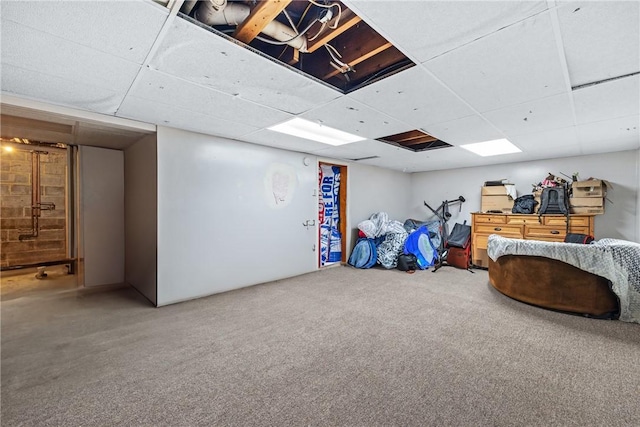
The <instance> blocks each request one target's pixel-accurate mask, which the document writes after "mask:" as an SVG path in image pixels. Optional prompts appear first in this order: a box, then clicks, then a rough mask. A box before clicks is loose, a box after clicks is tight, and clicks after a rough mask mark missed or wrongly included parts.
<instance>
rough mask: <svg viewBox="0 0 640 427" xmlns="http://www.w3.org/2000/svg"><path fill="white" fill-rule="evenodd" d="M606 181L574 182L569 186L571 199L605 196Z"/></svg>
mask: <svg viewBox="0 0 640 427" xmlns="http://www.w3.org/2000/svg"><path fill="white" fill-rule="evenodd" d="M607 184H608V183H607V181H604V180H601V179H590V180H588V181H576V182H574V183H573V184H571V189H572V190H573V197H600V198H603V197H605V196H606V195H607Z"/></svg>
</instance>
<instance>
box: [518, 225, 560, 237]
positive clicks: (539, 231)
mask: <svg viewBox="0 0 640 427" xmlns="http://www.w3.org/2000/svg"><path fill="white" fill-rule="evenodd" d="M566 235H567V231H566V229H565V227H564V225H562V226H559V227H545V226H538V227H536V226H529V225H527V226H525V228H524V238H525V239H536V240H546V239H552V240H559V241H563V240H564V238H565V236H566Z"/></svg>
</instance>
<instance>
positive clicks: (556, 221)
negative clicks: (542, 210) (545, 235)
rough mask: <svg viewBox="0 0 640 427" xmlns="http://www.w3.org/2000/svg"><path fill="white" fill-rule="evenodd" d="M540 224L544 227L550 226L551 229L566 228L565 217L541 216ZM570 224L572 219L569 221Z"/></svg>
mask: <svg viewBox="0 0 640 427" xmlns="http://www.w3.org/2000/svg"><path fill="white" fill-rule="evenodd" d="M542 223H543V224H544V225H550V226H552V227H566V226H567V217H566V216H543V217H542ZM571 223H572V224H573V218H572V219H571ZM576 225H578V224H576Z"/></svg>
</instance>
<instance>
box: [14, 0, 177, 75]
mask: <svg viewBox="0 0 640 427" xmlns="http://www.w3.org/2000/svg"><path fill="white" fill-rule="evenodd" d="M168 15H169V10H168V9H167V8H164V7H161V6H160V5H157V4H155V3H153V2H141V1H39V2H34V1H7V2H2V25H3V28H2V36H3V38H4V37H5V36H6V35H7V34H8V30H6V29H5V28H4V25H6V24H7V23H9V22H17V23H20V24H22V25H24V26H27V27H31V28H33V29H36V30H39V31H44V32H47V33H48V34H51V35H54V36H57V37H59V38H62V39H66V40H69V41H72V42H74V43H77V44H80V45H82V46H85V47H89V48H91V49H94V50H97V51H100V52H105V53H108V54H111V55H115V56H118V57H120V58H124V59H127V60H129V61H133V62H136V63H138V64H142V62H143V61H144V59H145V57H146V56H147V54H148V53H149V50H150V49H151V46H152V45H153V42H154V41H155V39H156V37H157V36H158V33H159V32H160V29H161V28H162V25H163V24H164V22H165V20H166V18H167V16H168ZM3 44H4V43H3Z"/></svg>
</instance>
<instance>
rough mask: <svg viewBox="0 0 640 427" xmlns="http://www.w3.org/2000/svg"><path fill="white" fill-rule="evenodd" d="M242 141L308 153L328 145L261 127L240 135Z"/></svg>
mask: <svg viewBox="0 0 640 427" xmlns="http://www.w3.org/2000/svg"><path fill="white" fill-rule="evenodd" d="M242 140H243V141H247V142H252V143H254V144H260V145H267V146H269V147H277V148H284V149H286V150H291V151H299V152H301V153H310V152H312V151H314V150H321V149H324V148H327V147H330V146H329V145H327V144H323V143H321V142H317V141H311V140H308V139H304V138H298V137H295V136H291V135H286V134H283V133H279V132H274V131H272V130H269V129H262V130H259V131H257V132H252V133H250V134H247V135H243V136H242Z"/></svg>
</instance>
